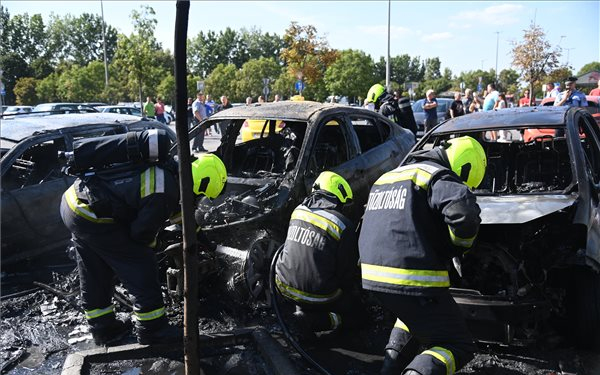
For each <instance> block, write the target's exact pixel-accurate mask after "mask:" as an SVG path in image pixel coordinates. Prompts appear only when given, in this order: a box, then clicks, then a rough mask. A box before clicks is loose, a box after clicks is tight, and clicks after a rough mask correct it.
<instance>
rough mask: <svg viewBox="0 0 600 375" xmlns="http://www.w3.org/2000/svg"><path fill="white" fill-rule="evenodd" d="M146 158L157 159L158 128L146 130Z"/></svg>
mask: <svg viewBox="0 0 600 375" xmlns="http://www.w3.org/2000/svg"><path fill="white" fill-rule="evenodd" d="M148 158H149V159H150V160H157V159H158V129H150V130H148Z"/></svg>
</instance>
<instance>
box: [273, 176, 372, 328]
mask: <svg viewBox="0 0 600 375" xmlns="http://www.w3.org/2000/svg"><path fill="white" fill-rule="evenodd" d="M351 200H352V189H351V188H350V185H349V184H348V182H347V181H346V180H345V179H344V178H343V177H342V176H340V175H338V174H336V173H333V172H329V171H326V172H323V173H321V174H320V175H319V177H318V178H317V179H316V180H315V182H314V184H313V190H312V194H311V195H309V196H308V197H307V198H306V199H305V200H304V201H303V202H302V203H301V204H300V205H299V206H298V207H296V209H295V210H294V212H293V213H292V217H291V220H290V224H289V228H288V232H287V238H286V241H285V244H284V246H283V251H282V253H281V255H280V257H279V258H278V260H277V263H276V266H275V283H276V286H277V289H278V291H279V293H280V294H281V295H282V296H283V297H284V298H285V299H286V300H288V301H290V302H291V303H293V304H295V305H296V312H295V313H294V314H293V316H292V318H293V320H292V324H291V326H292V328H293V329H294V330H296V332H294V333H296V334H297V335H298V338H299V339H309V338H313V337H314V332H320V331H328V330H333V329H336V328H338V327H340V326H341V324H342V323H343V324H344V326H345V327H346V328H348V327H353V326H356V325H357V324H358V321H359V312H360V311H361V309H360V308H357V295H356V293H357V292H358V288H353V287H352V286H353V285H352V281H353V280H357V277H356V276H357V271H358V243H357V238H356V228H355V226H354V224H353V223H352V222H351V221H350V220H349V219H348V218H346V217H345V216H344V215H343V214H342V213H341V212H340V211H341V208H342V206H343V205H344V204H346V203H348V202H350V201H351Z"/></svg>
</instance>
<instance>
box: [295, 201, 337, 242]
mask: <svg viewBox="0 0 600 375" xmlns="http://www.w3.org/2000/svg"><path fill="white" fill-rule="evenodd" d="M294 219H296V220H301V221H305V222H307V223H309V224H312V225H314V226H316V227H319V228H321V229H323V230H324V231H326V232H327V233H329V234H330V235H331V236H332V237H333V238H335V239H336V240H339V239H340V236H341V235H342V231H341V229H340V226H339V225H338V223H339V222H340V220H339V219H338V218H337V217H336V218H335V219H336V221H335V222H334V221H332V220H329V219H328V218H325V217H323V216H320V215H317V214H315V213H313V212H312V211H311V210H310V209H309V208H307V207H305V206H298V207H297V208H296V209H295V210H294V212H292V220H294Z"/></svg>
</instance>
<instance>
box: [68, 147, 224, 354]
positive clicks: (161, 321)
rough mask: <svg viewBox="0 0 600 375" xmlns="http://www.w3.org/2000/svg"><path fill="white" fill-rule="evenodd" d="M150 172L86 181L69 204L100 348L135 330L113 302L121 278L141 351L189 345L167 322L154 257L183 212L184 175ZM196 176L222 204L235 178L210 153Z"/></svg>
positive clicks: (195, 167) (200, 190) (154, 168)
mask: <svg viewBox="0 0 600 375" xmlns="http://www.w3.org/2000/svg"><path fill="white" fill-rule="evenodd" d="M146 167H147V168H146ZM146 167H144V168H145V169H144V168H141V169H137V170H132V171H131V172H130V173H129V174H127V173H125V174H120V175H118V176H115V177H114V178H105V179H100V178H91V179H90V178H85V177H84V178H83V179H82V178H78V179H76V180H75V183H74V184H73V185H72V186H71V187H70V188H69V189H68V190H67V191H66V192H65V193H64V194H63V197H62V202H61V206H60V212H61V216H62V219H63V222H64V223H65V225H66V226H67V228H68V229H69V230H70V231H71V233H72V243H73V245H74V247H75V250H76V256H77V267H78V270H79V277H80V284H81V298H82V305H83V308H84V310H85V317H86V319H87V321H88V323H89V325H90V331H91V333H92V336H93V338H94V342H95V343H96V344H97V345H108V344H111V343H114V342H115V341H118V340H119V339H121V338H122V337H124V336H125V335H127V334H128V333H129V330H130V324H128V323H127V322H123V321H121V320H118V319H116V317H115V311H114V305H113V304H112V303H111V299H112V295H113V290H114V282H115V276H116V277H117V278H118V279H120V280H121V282H122V283H123V285H124V286H125V288H126V289H127V291H128V292H129V294H130V295H131V296H132V300H133V315H134V318H135V319H134V320H135V325H136V331H137V340H138V342H139V343H140V344H147V345H151V344H158V343H165V342H173V343H175V342H181V341H182V332H181V329H178V328H176V327H173V326H171V325H169V323H168V319H167V317H166V315H165V306H164V303H163V298H162V293H161V287H160V284H159V280H158V269H157V263H156V258H155V254H154V251H153V247H154V245H155V244H156V235H157V232H158V230H159V229H160V228H161V226H162V225H164V223H165V221H166V220H167V219H169V218H170V217H173V216H176V214H177V213H179V211H180V207H179V185H178V182H177V170H176V168H173V167H171V168H168V167H167V166H166V165H162V166H158V165H146ZM140 171H141V172H140ZM192 177H193V181H194V185H193V190H194V193H195V194H196V195H204V196H206V197H208V198H215V197H217V196H218V195H219V194H220V193H221V191H222V189H223V187H224V185H225V183H226V180H227V172H226V170H225V165H224V164H223V162H222V161H221V160H220V159H219V158H218V157H217V156H215V155H212V154H203V155H202V156H201V157H200V158H199V159H197V160H195V161H194V162H193V163H192ZM101 201H102V204H100V202H101ZM90 202H94V203H93V204H90Z"/></svg>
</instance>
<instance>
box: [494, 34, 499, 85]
mask: <svg viewBox="0 0 600 375" xmlns="http://www.w3.org/2000/svg"><path fill="white" fill-rule="evenodd" d="M499 42H500V31H496V80H495V83H496V84H498V45H499Z"/></svg>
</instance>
